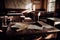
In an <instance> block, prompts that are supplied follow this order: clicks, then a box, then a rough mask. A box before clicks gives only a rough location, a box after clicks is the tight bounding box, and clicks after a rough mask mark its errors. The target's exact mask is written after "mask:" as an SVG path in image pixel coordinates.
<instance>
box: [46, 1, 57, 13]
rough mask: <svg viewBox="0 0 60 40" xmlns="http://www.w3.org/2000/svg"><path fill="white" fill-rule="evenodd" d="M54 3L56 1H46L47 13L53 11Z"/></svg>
mask: <svg viewBox="0 0 60 40" xmlns="http://www.w3.org/2000/svg"><path fill="white" fill-rule="evenodd" d="M55 1H56V0H48V6H47V11H48V12H52V11H55Z"/></svg>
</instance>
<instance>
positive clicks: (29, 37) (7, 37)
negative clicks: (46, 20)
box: [0, 23, 60, 40]
mask: <svg viewBox="0 0 60 40" xmlns="http://www.w3.org/2000/svg"><path fill="white" fill-rule="evenodd" d="M32 24H33V25H37V26H40V27H41V26H42V25H40V24H38V23H32ZM2 29H3V31H4V32H0V40H60V32H57V37H56V38H51V39H44V38H47V36H49V35H52V34H49V35H47V34H46V33H43V34H42V33H40V32H41V31H39V30H26V29H24V32H25V33H26V31H27V34H23V33H24V32H22V31H21V32H22V33H21V32H17V31H16V30H15V29H13V28H12V30H10V31H8V32H6V31H5V30H6V29H7V28H6V27H5V28H2ZM36 32H38V33H36ZM30 33H32V34H30ZM20 34H22V35H20ZM46 35H47V36H46ZM53 36H55V35H53Z"/></svg>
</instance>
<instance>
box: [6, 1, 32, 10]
mask: <svg viewBox="0 0 60 40" xmlns="http://www.w3.org/2000/svg"><path fill="white" fill-rule="evenodd" d="M29 5H30V6H29ZM31 7H32V4H31V0H5V8H12V9H30V8H31Z"/></svg>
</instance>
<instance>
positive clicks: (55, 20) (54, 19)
mask: <svg viewBox="0 0 60 40" xmlns="http://www.w3.org/2000/svg"><path fill="white" fill-rule="evenodd" d="M47 19H48V20H50V22H52V21H53V23H54V24H53V25H54V26H55V25H57V24H60V19H59V18H47Z"/></svg>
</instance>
